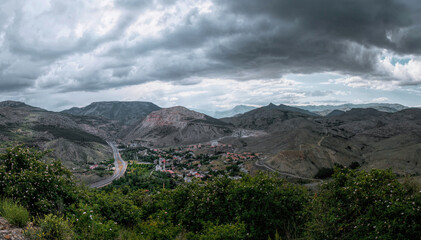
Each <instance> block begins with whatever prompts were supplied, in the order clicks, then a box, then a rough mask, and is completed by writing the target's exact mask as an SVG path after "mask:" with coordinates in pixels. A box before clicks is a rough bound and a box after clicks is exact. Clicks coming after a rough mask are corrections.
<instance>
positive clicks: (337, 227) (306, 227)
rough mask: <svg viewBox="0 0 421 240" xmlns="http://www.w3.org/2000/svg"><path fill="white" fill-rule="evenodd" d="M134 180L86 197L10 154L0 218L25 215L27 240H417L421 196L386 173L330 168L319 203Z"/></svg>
mask: <svg viewBox="0 0 421 240" xmlns="http://www.w3.org/2000/svg"><path fill="white" fill-rule="evenodd" d="M133 171H137V172H136V175H135V176H136V178H139V179H140V180H142V181H141V182H142V184H133V181H137V180H139V179H136V178H131V181H129V182H130V183H131V184H127V185H125V186H123V185H124V183H125V181H123V180H122V181H120V182H119V185H120V187H119V188H105V189H102V190H96V189H87V188H84V187H82V186H78V185H76V184H75V182H74V181H73V179H72V176H71V174H70V173H69V171H67V170H66V169H65V168H64V167H63V166H62V165H61V163H60V162H58V161H54V160H45V159H44V153H42V152H38V151H36V150H33V149H28V148H25V147H22V146H18V147H15V148H12V149H8V150H7V152H6V153H5V154H3V155H0V198H1V199H9V200H4V201H3V202H6V203H7V204H0V213H1V214H8V218H10V219H13V218H14V219H18V222H17V223H16V224H17V225H25V224H26V222H27V221H28V220H27V217H26V216H27V215H25V211H26V210H25V208H26V209H27V210H28V211H29V213H30V215H31V216H32V219H33V221H34V222H35V225H36V226H38V227H36V228H28V229H27V230H26V235H27V236H28V237H29V238H31V239H268V238H271V239H279V238H282V239H375V238H378V239H420V237H421V222H420V221H419V219H421V209H420V206H421V193H420V189H419V188H418V186H416V185H414V184H411V183H403V184H401V183H400V182H398V181H397V179H396V177H395V175H394V174H393V173H392V172H391V171H384V170H372V171H370V172H365V171H358V170H351V169H348V168H336V169H335V170H334V173H333V175H332V178H331V180H330V181H328V182H327V183H324V184H323V185H322V187H321V189H320V190H319V191H318V192H317V193H309V192H308V191H307V190H306V189H305V188H303V187H301V186H296V185H292V184H290V183H287V182H285V181H284V180H282V179H280V178H278V177H277V176H275V175H267V174H258V175H257V176H244V177H243V178H242V179H239V180H233V179H230V178H228V177H215V178H213V179H211V180H207V181H201V180H198V181H193V182H192V183H186V184H180V185H178V186H174V188H173V189H159V188H157V187H156V186H159V185H160V184H161V183H159V184H157V185H154V187H153V188H151V186H150V185H148V184H144V183H145V182H144V181H143V180H144V179H145V178H146V176H145V175H144V173H145V169H141V168H139V169H133ZM148 188H149V189H148ZM12 201H13V203H14V204H11V203H12ZM23 207H24V208H23ZM12 208H15V209H19V211H17V210H16V211H10V209H12ZM14 212H16V214H14ZM26 213H27V212H26ZM18 214H19V216H17V215H18ZM15 215H16V216H15ZM19 219H20V220H19Z"/></svg>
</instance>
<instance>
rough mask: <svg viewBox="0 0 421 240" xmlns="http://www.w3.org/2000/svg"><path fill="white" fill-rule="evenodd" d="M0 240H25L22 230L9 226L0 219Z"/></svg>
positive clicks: (5, 221)
mask: <svg viewBox="0 0 421 240" xmlns="http://www.w3.org/2000/svg"><path fill="white" fill-rule="evenodd" d="M0 239H5V240H25V239H27V238H25V237H24V236H23V229H22V228H17V227H14V226H12V225H10V224H9V222H8V221H7V220H6V219H4V218H2V217H0Z"/></svg>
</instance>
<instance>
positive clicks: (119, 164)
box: [90, 142, 127, 188]
mask: <svg viewBox="0 0 421 240" xmlns="http://www.w3.org/2000/svg"><path fill="white" fill-rule="evenodd" d="M107 143H108V145H110V147H111V148H112V149H113V155H114V160H115V161H114V166H115V170H114V174H113V175H112V176H111V177H109V178H106V179H103V180H101V181H99V182H96V183H92V184H91V185H90V187H92V188H102V187H105V186H107V185H108V184H110V183H112V182H113V181H114V180H115V179H119V178H120V177H122V176H123V175H124V173H125V172H126V169H127V163H126V162H125V161H123V159H122V158H121V155H120V153H119V152H118V149H117V147H116V146H115V145H114V143H112V142H107Z"/></svg>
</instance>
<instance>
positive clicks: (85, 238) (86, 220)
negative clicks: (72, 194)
mask: <svg viewBox="0 0 421 240" xmlns="http://www.w3.org/2000/svg"><path fill="white" fill-rule="evenodd" d="M72 211H73V214H70V215H69V218H71V222H72V224H73V230H74V231H75V233H76V236H75V238H76V239H81V240H98V239H101V240H108V239H109V240H112V239H116V238H117V237H118V234H119V230H120V228H119V226H118V224H117V223H116V222H114V221H111V220H109V219H106V218H104V217H103V216H101V215H100V214H99V213H98V212H95V211H94V210H93V208H92V207H91V206H88V205H87V204H80V205H77V206H72Z"/></svg>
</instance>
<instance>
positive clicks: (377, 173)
mask: <svg viewBox="0 0 421 240" xmlns="http://www.w3.org/2000/svg"><path fill="white" fill-rule="evenodd" d="M420 205H421V193H420V192H414V190H413V189H412V188H411V189H407V188H406V187H404V186H403V185H402V184H400V183H399V182H398V181H397V179H396V176H395V175H394V174H393V173H392V172H391V171H390V170H387V171H385V170H371V171H370V172H365V171H357V170H351V169H340V168H335V173H334V174H333V178H332V181H329V182H328V183H325V184H324V185H322V188H321V191H320V192H319V193H318V194H317V195H315V196H314V199H313V201H312V204H311V205H310V206H309V212H310V218H309V219H310V220H309V222H308V230H309V231H308V234H307V235H308V236H309V238H311V239H316V240H317V239H390V240H392V239H420V238H421V222H420V221H419V219H421V208H420Z"/></svg>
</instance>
